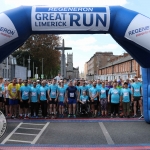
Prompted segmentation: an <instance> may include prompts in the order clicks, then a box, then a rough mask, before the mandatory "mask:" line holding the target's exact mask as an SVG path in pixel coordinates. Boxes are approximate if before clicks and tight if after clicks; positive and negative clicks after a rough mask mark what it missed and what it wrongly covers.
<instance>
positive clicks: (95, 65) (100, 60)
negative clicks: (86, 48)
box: [84, 52, 117, 76]
mask: <svg viewBox="0 0 150 150" xmlns="http://www.w3.org/2000/svg"><path fill="white" fill-rule="evenodd" d="M116 57H117V56H116V55H113V53H112V52H96V53H95V54H94V55H93V56H92V57H91V58H90V60H89V61H87V62H86V63H85V65H84V73H85V74H86V76H88V75H98V73H99V68H101V67H102V66H105V65H106V64H107V62H108V60H111V59H113V58H116Z"/></svg>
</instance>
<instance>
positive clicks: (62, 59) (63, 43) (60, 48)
mask: <svg viewBox="0 0 150 150" xmlns="http://www.w3.org/2000/svg"><path fill="white" fill-rule="evenodd" d="M55 50H61V51H62V54H61V75H62V77H63V78H64V77H65V67H66V65H65V50H72V47H65V42H64V39H63V41H62V47H55Z"/></svg>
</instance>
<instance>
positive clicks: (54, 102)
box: [0, 76, 143, 119]
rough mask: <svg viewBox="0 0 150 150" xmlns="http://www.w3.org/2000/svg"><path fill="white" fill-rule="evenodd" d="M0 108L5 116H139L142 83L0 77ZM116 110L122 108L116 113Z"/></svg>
mask: <svg viewBox="0 0 150 150" xmlns="http://www.w3.org/2000/svg"><path fill="white" fill-rule="evenodd" d="M0 109H1V110H2V111H3V112H4V113H5V115H6V117H8V118H12V119H15V118H20V119H28V118H39V109H40V110H41V111H42V116H41V117H40V118H45V119H47V118H57V117H59V118H64V115H67V117H68V118H70V117H73V118H76V115H77V113H83V114H89V113H90V114H91V116H92V117H94V118H96V117H97V116H101V117H109V116H110V117H111V118H113V117H128V118H129V117H134V118H135V117H137V113H138V110H140V113H141V114H140V115H141V116H140V117H143V113H142V112H143V110H142V109H143V107H142V83H141V82H140V81H138V78H137V76H135V77H134V79H133V80H131V81H130V80H126V81H122V80H121V79H120V80H119V81H116V80H115V81H107V80H106V81H101V80H99V79H98V80H94V81H86V80H83V79H82V80H77V79H75V80H69V81H67V80H66V79H61V78H58V77H56V78H54V79H52V80H42V81H39V80H37V81H31V80H24V81H22V79H18V80H17V79H16V78H14V79H13V80H12V82H8V81H3V78H2V77H0ZM120 110H122V111H121V112H120Z"/></svg>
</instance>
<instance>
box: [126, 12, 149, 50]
mask: <svg viewBox="0 0 150 150" xmlns="http://www.w3.org/2000/svg"><path fill="white" fill-rule="evenodd" d="M125 38H127V39H129V40H131V41H133V42H135V43H137V44H139V45H141V46H142V47H144V48H146V49H148V50H150V44H149V43H150V18H147V17H145V16H143V15H141V14H138V15H137V16H136V17H135V18H134V19H133V20H132V22H131V23H130V25H129V27H128V29H127V31H126V33H125Z"/></svg>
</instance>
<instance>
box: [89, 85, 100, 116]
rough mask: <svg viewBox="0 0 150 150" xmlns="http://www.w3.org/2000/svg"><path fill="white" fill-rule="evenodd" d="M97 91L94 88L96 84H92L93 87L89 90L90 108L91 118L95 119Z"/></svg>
mask: <svg viewBox="0 0 150 150" xmlns="http://www.w3.org/2000/svg"><path fill="white" fill-rule="evenodd" d="M98 92H99V91H98V89H97V88H96V82H93V87H92V88H90V93H89V95H90V98H91V107H92V113H93V117H94V118H96V116H97V109H98V98H97V97H98Z"/></svg>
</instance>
